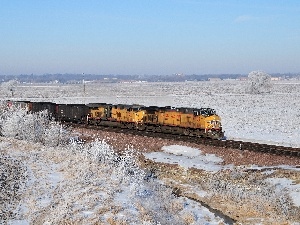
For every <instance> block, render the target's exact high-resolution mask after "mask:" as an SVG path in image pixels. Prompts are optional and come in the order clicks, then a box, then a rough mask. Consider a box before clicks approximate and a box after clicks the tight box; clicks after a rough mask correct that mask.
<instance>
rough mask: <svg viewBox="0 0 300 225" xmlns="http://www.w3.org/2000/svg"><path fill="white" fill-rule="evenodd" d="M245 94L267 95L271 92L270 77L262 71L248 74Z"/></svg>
mask: <svg viewBox="0 0 300 225" xmlns="http://www.w3.org/2000/svg"><path fill="white" fill-rule="evenodd" d="M248 79H249V80H248V86H247V92H249V93H250V94H261V93H269V92H270V91H271V76H270V75H269V74H267V73H265V72H263V71H259V70H258V71H252V72H250V73H249V74H248Z"/></svg>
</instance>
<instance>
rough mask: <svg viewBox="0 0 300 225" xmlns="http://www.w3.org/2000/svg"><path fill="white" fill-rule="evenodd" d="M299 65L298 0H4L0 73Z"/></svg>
mask: <svg viewBox="0 0 300 225" xmlns="http://www.w3.org/2000/svg"><path fill="white" fill-rule="evenodd" d="M253 70H263V71H265V72H267V73H276V72H279V73H284V72H300V1H299V0H106V1H104V0H102V1H101V0H0V74H2V75H3V74H7V75H8V74H15V75H18V74H31V73H33V74H44V73H86V74H88V73H91V74H149V75H151V74H172V73H184V74H207V73H210V74H220V73H242V74H248V73H249V72H251V71H253Z"/></svg>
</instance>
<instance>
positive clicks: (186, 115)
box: [8, 101, 224, 139]
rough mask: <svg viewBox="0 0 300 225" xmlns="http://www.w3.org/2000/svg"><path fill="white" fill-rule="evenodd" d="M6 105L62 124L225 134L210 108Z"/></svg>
mask: <svg viewBox="0 0 300 225" xmlns="http://www.w3.org/2000/svg"><path fill="white" fill-rule="evenodd" d="M8 105H10V106H11V105H15V106H19V107H22V108H26V109H27V110H28V111H29V112H32V113H35V112H39V111H43V110H47V111H48V114H49V115H50V116H51V117H53V118H54V119H55V120H57V121H59V122H62V123H83V124H87V125H94V126H110V127H121V128H127V129H137V130H141V131H152V132H162V133H171V134H178V135H189V136H197V137H206V138H213V139H222V138H223V137H224V132H223V130H222V124H221V118H220V116H218V115H217V114H216V111H215V110H214V109H211V108H186V107H171V106H165V107H158V106H144V105H125V104H117V105H114V104H107V103H89V104H56V103H53V102H30V101H8Z"/></svg>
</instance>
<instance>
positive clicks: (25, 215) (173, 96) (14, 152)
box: [0, 81, 300, 224]
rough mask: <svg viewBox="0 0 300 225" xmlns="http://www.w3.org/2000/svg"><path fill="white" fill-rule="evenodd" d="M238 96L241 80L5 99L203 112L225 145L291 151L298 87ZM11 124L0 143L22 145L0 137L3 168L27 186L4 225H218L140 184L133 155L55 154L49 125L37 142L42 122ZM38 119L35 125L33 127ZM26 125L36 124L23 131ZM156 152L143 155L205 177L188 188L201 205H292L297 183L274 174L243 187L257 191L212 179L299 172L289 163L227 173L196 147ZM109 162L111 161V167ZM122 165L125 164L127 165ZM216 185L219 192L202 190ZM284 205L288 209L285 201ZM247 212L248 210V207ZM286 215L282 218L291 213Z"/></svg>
mask: <svg viewBox="0 0 300 225" xmlns="http://www.w3.org/2000/svg"><path fill="white" fill-rule="evenodd" d="M244 90H245V83H244V82H241V81H220V82H185V83H126V84H120V83H119V84H92V83H89V84H86V93H83V88H82V85H78V86H76V85H60V86H59V85H49V86H47V85H38V86H31V85H27V86H18V87H17V88H16V89H15V92H14V99H16V100H36V101H41V100H42V101H54V102H57V103H92V102H106V103H113V104H115V103H124V104H144V105H148V106H149V105H157V106H166V105H172V106H178V107H181V106H183V107H211V108H214V109H216V110H217V112H218V114H219V115H220V116H221V118H222V122H223V128H224V130H225V132H226V133H225V134H226V136H227V138H228V139H243V140H251V141H256V142H265V143H275V144H279V145H286V146H297V147H300V141H299V140H300V130H299V129H300V82H287V83H283V82H274V83H273V89H272V92H271V93H269V94H262V95H251V94H247V93H245V92H244ZM1 93H2V99H8V98H10V99H12V98H11V97H9V94H10V93H9V92H8V93H6V92H5V90H2V89H1ZM10 116H13V119H10V120H9V121H6V122H5V123H2V125H3V124H4V125H5V126H7V129H6V130H5V132H6V133H5V132H4V133H5V134H6V135H7V136H8V137H9V136H10V135H12V136H17V138H19V139H23V140H25V141H20V140H15V139H10V138H8V139H7V138H1V142H0V152H1V154H2V155H5V156H6V157H8V158H9V159H11V160H12V162H20V163H21V164H20V166H21V167H22V168H25V170H26V171H27V172H26V179H25V180H22V182H23V183H24V184H26V185H25V186H22V185H21V186H20V187H21V192H20V196H21V201H20V202H19V204H18V205H17V208H16V210H15V213H16V216H15V217H13V218H10V220H9V221H10V224H39V223H42V221H43V222H45V221H46V223H45V224H51V223H52V224H56V223H61V222H65V223H70V222H74V223H79V224H80V223H81V224H87V223H86V221H89V222H88V223H90V224H92V223H93V222H95V221H101V222H103V223H104V224H109V223H112V222H113V221H114V222H117V224H122V223H123V224H184V223H185V224H220V223H221V224H222V222H224V221H223V219H221V218H220V217H218V216H216V215H214V214H213V213H211V212H209V211H208V209H206V208H204V207H202V206H199V205H197V204H195V203H193V202H191V201H189V200H188V199H185V198H175V197H174V196H173V195H172V194H171V192H172V190H171V189H169V188H167V187H165V186H162V185H161V184H160V182H159V181H151V182H149V181H145V180H144V177H145V176H144V175H145V174H144V172H143V171H142V170H140V168H138V167H136V166H135V165H134V163H133V162H132V161H131V160H132V159H133V158H134V157H131V156H130V155H129V157H128V158H125V159H124V160H123V161H122V163H118V165H116V164H115V163H114V162H115V161H116V159H114V160H111V159H110V160H111V161H110V160H108V158H107V157H108V156H109V157H113V155H114V154H113V153H112V151H111V150H112V149H111V146H108V145H107V144H106V143H104V142H102V141H99V142H96V143H94V145H91V146H87V147H84V148H78V147H75V146H76V145H74V146H73V147H72V146H70V145H68V147H65V146H60V145H59V143H60V142H56V141H54V142H53V141H51V140H52V139H51V137H54V138H58V137H61V136H62V135H61V133H60V132H61V130H60V128H59V127H56V126H55V125H53V126H52V125H51V124H50V126H49V127H47V129H44V130H43V129H42V130H43V132H42V133H43V136H41V135H40V133H41V132H34V130H35V128H36V127H35V126H37V124H38V126H37V127H38V129H39V131H41V129H40V128H41V125H39V124H43V120H42V118H41V117H38V118H33V117H30V115H27V116H28V118H27V119H26V120H25V119H20V118H24V116H20V115H19V114H16V115H15V114H11V115H10ZM37 119H38V121H40V122H38V123H37V122H35V121H37ZM16 121H17V122H16ZM31 123H33V124H35V125H34V126H31V125H30V124H31ZM25 127H27V128H28V127H31V128H32V129H33V130H32V133H35V134H34V136H30V134H28V133H26V131H28V129H27V128H26V129H25ZM18 129H19V130H18ZM20 130H21V131H22V132H23V131H24V132H23V133H22V132H20ZM2 132H3V131H2ZM57 132H58V133H57ZM53 134H56V135H53ZM57 134H59V135H57ZM64 135H66V134H64ZM37 142H41V143H42V144H41V143H37ZM56 145H58V146H56ZM161 150H162V152H160V153H158V152H152V153H147V154H145V156H146V157H147V158H149V159H152V160H154V161H157V162H164V163H169V164H175V165H179V166H180V167H182V168H184V169H185V170H187V169H188V168H192V167H193V168H196V169H200V170H203V171H205V172H207V173H208V174H211V175H209V176H208V177H207V178H208V180H207V181H206V183H205V184H203V185H206V186H205V187H206V189H205V191H203V190H201V189H199V190H195V192H197V193H199V196H200V197H205V196H213V195H215V194H217V193H218V191H221V192H222V191H223V192H224V191H227V192H226V193H225V192H224V195H230V196H231V197H232V198H236V200H237V202H238V201H240V200H241V199H245V198H248V197H251V196H258V197H261V198H262V200H264V201H266V202H267V203H268V204H269V203H270V204H271V203H272V202H275V201H278V204H279V208H278V209H282V210H283V211H284V210H289V209H291V207H299V206H300V202H299V195H300V193H299V192H300V190H299V188H300V187H299V184H298V183H299V181H298V180H293V179H287V178H281V177H276V176H274V177H271V178H269V179H265V180H263V181H259V182H258V181H257V180H256V177H255V176H254V175H253V177H251V179H253V182H254V184H255V185H256V184H258V186H253V187H252V189H248V187H247V185H245V186H243V185H239V184H233V183H228V184H227V183H224V185H226V187H228V189H227V190H223V189H222V188H224V186H222V185H223V183H222V182H223V181H221V176H222V174H220V171H223V170H224V171H233V172H231V173H232V174H233V175H235V174H234V173H236V174H237V176H240V173H244V172H243V171H244V170H245V171H246V170H247V169H257V170H262V172H261V174H264V173H268V175H270V174H272V173H274V174H275V173H276V171H278V170H279V169H283V170H285V171H287V173H290V172H295V171H296V172H298V171H299V168H296V167H293V166H288V165H281V166H277V167H269V168H267V171H265V170H264V169H266V168H262V167H257V166H255V165H249V166H245V167H243V168H236V167H234V166H233V165H223V164H222V158H220V157H217V156H216V155H212V154H203V153H202V152H201V149H193V148H189V147H186V146H178V145H171V146H164V147H163V148H162V149H161ZM103 154H104V155H103ZM2 159H3V158H1V160H2ZM8 161H9V160H8ZM117 161H118V162H120V161H119V159H117ZM5 162H7V161H5ZM128 163H129V164H130V163H133V164H131V166H129V167H128ZM132 168H133V170H132ZM128 169H129V170H130V171H128ZM137 171H138V172H137ZM263 171H264V172H263ZM1 172H3V171H1ZM2 174H3V173H2ZM137 174H139V175H137ZM128 175H130V176H128ZM251 176H252V175H251ZM22 179H23V178H22ZM216 182H219V183H216ZM251 182H252V181H251ZM218 185H221V186H218ZM227 185H228V186H227ZM230 185H232V186H230ZM216 186H217V188H219V189H218V190H216V189H212V190H211V191H212V192H211V193H209V192H207V190H209V189H210V188H212V187H213V188H215V187H216ZM203 187H204V186H203ZM245 188H246V189H245ZM270 190H271V191H270ZM221 192H220V193H221ZM223 192H222V193H223ZM222 193H221V194H222ZM288 199H291V202H286V201H287V200H288ZM251 204H255V202H254V200H253V202H252V203H251ZM276 204H277V203H276ZM297 210H298V209H297ZM295 212H297V211H295ZM286 213H287V215H290V214H289V213H290V212H288V211H287V212H286ZM291 215H292V214H291ZM47 221H48V223H47ZM293 224H299V223H293Z"/></svg>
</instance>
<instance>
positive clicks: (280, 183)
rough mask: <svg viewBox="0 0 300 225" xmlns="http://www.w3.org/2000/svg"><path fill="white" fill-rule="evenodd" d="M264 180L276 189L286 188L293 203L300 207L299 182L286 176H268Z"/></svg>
mask: <svg viewBox="0 0 300 225" xmlns="http://www.w3.org/2000/svg"><path fill="white" fill-rule="evenodd" d="M266 181H267V182H269V183H271V184H273V185H275V186H276V188H278V189H287V190H288V192H289V195H290V198H291V199H292V201H293V203H294V205H295V206H297V207H300V184H295V181H293V180H291V179H287V178H268V179H266Z"/></svg>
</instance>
